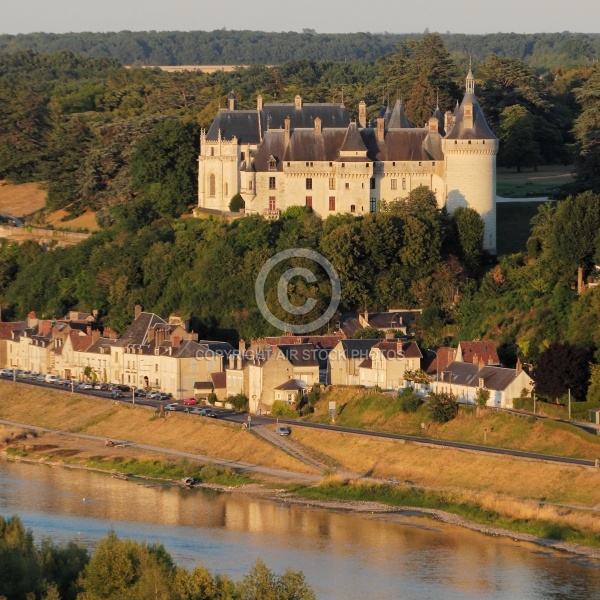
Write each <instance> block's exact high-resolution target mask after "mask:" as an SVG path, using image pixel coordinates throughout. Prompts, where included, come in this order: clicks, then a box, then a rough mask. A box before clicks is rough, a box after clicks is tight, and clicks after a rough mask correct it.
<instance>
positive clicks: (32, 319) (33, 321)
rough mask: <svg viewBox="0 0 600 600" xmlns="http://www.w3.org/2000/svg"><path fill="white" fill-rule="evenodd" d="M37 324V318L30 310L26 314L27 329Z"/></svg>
mask: <svg viewBox="0 0 600 600" xmlns="http://www.w3.org/2000/svg"><path fill="white" fill-rule="evenodd" d="M37 324H38V318H37V315H36V314H35V312H34V311H33V310H32V311H30V312H28V313H27V327H35V326H36V325H37Z"/></svg>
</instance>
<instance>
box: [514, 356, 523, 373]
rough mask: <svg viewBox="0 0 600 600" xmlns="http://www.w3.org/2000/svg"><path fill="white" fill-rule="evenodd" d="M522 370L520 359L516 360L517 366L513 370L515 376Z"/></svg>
mask: <svg viewBox="0 0 600 600" xmlns="http://www.w3.org/2000/svg"><path fill="white" fill-rule="evenodd" d="M522 370H523V364H522V363H521V359H520V358H517V365H516V368H515V371H516V374H517V375H518V374H519V373H520V372H521V371H522Z"/></svg>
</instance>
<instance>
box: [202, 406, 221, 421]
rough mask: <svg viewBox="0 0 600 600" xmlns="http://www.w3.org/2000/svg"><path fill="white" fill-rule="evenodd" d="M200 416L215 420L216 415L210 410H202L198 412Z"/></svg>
mask: <svg viewBox="0 0 600 600" xmlns="http://www.w3.org/2000/svg"><path fill="white" fill-rule="evenodd" d="M200 414H201V415H202V416H203V417H212V418H213V419H216V418H217V413H216V412H215V411H214V410H213V409H212V408H203V409H202V410H201V411H200Z"/></svg>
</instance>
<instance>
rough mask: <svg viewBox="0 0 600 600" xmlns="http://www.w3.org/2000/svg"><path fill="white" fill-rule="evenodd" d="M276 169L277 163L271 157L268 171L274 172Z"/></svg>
mask: <svg viewBox="0 0 600 600" xmlns="http://www.w3.org/2000/svg"><path fill="white" fill-rule="evenodd" d="M276 168H277V161H276V160H275V159H274V158H273V157H272V156H271V158H269V171H274V170H275V169H276Z"/></svg>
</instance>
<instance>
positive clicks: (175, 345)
mask: <svg viewBox="0 0 600 600" xmlns="http://www.w3.org/2000/svg"><path fill="white" fill-rule="evenodd" d="M180 343H181V338H180V337H179V336H178V335H174V336H173V338H172V339H171V344H172V346H173V348H179V344H180Z"/></svg>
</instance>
